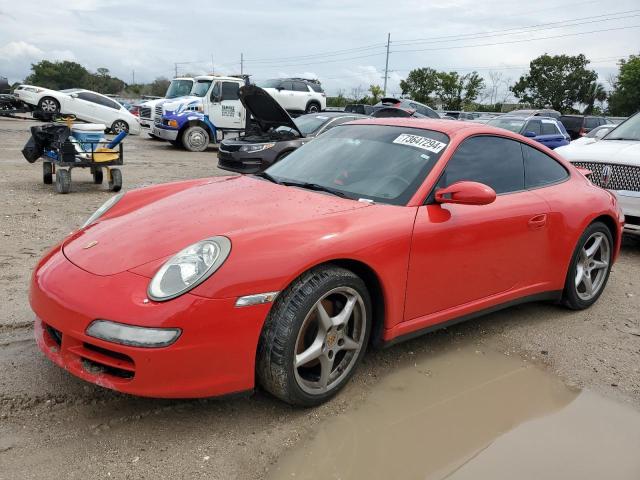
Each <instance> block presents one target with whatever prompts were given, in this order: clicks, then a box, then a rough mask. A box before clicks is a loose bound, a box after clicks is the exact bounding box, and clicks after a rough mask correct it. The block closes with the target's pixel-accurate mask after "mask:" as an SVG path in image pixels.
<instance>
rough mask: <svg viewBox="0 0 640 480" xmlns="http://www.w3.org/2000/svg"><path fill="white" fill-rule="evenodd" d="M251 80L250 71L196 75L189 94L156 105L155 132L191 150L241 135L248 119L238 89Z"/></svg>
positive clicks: (200, 149) (176, 144)
mask: <svg viewBox="0 0 640 480" xmlns="http://www.w3.org/2000/svg"><path fill="white" fill-rule="evenodd" d="M248 81H249V76H248V75H237V76H233V75H232V76H219V75H201V76H198V77H195V79H194V86H193V89H192V91H191V96H190V97H186V98H184V99H180V100H179V101H171V102H163V103H161V104H159V105H157V106H156V110H157V111H156V120H155V123H154V126H153V128H152V134H153V135H154V136H156V137H158V138H162V139H164V140H168V141H169V142H170V143H171V144H172V145H174V146H180V147H184V148H185V149H186V150H189V151H191V152H203V151H204V150H206V148H207V146H208V145H209V143H212V142H213V143H217V142H219V141H221V140H222V139H223V138H226V137H235V136H238V135H239V134H240V133H241V132H243V131H244V130H245V128H246V121H247V113H246V110H245V108H244V106H243V105H242V103H241V102H240V95H239V90H240V87H241V86H242V85H244V84H245V83H247V82H248ZM194 97H195V98H194Z"/></svg>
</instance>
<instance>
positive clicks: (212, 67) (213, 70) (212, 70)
mask: <svg viewBox="0 0 640 480" xmlns="http://www.w3.org/2000/svg"><path fill="white" fill-rule="evenodd" d="M214 73H215V68H214V65H213V54H211V75H213V74H214Z"/></svg>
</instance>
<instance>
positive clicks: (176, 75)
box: [173, 62, 178, 78]
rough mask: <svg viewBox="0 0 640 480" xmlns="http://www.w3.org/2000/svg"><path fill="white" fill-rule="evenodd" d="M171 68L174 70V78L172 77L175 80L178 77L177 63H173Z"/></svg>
mask: <svg viewBox="0 0 640 480" xmlns="http://www.w3.org/2000/svg"><path fill="white" fill-rule="evenodd" d="M173 67H174V69H175V75H174V77H173V78H177V77H178V63H177V62H176V63H174V64H173Z"/></svg>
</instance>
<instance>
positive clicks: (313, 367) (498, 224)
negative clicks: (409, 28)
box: [30, 118, 623, 406]
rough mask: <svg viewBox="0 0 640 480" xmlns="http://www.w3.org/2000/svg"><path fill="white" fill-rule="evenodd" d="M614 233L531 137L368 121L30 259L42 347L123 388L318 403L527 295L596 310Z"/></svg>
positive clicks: (466, 126)
mask: <svg viewBox="0 0 640 480" xmlns="http://www.w3.org/2000/svg"><path fill="white" fill-rule="evenodd" d="M622 223H623V215H622V213H621V210H620V209H619V208H618V206H617V204H616V199H615V197H614V196H613V195H612V194H610V193H609V192H607V191H606V190H603V189H601V188H599V187H596V186H595V185H593V184H592V183H591V182H590V181H589V180H588V179H587V178H586V177H585V176H584V175H583V174H582V173H581V172H580V171H578V170H577V169H576V168H574V167H573V166H572V165H570V164H569V163H568V162H566V161H564V160H563V159H562V158H560V157H559V156H558V155H556V154H555V153H554V152H553V151H551V150H549V149H547V148H546V147H544V146H541V145H540V144H539V143H537V142H534V141H531V140H529V139H527V138H525V137H522V136H520V135H517V134H513V133H511V132H508V131H506V130H500V129H495V128H493V127H488V126H485V125H481V124H472V123H462V122H451V121H440V120H430V119H391V118H386V119H367V120H361V121H358V122H354V123H348V124H344V125H341V126H338V127H336V128H334V129H332V130H331V131H329V132H327V133H326V134H324V135H322V136H321V137H320V138H318V139H316V140H314V141H312V142H309V143H308V144H306V145H304V146H303V147H301V148H300V149H298V150H296V151H295V152H293V153H292V154H291V155H289V156H287V157H286V158H285V159H283V160H282V161H280V162H278V163H277V164H275V165H273V166H272V167H270V168H269V169H267V170H266V171H265V172H263V173H261V174H258V175H255V176H229V177H215V178H207V179H198V180H191V181H184V182H177V183H169V184H164V185H157V186H152V187H148V188H142V189H139V190H133V191H130V192H127V193H125V194H121V195H118V196H114V197H112V198H111V199H110V200H109V201H107V202H106V203H105V204H104V205H103V206H102V207H100V208H99V209H98V210H97V211H96V212H95V213H94V214H93V215H92V216H91V217H90V218H89V219H88V220H87V222H86V223H85V224H84V225H83V226H82V228H80V229H79V230H78V231H76V232H75V233H73V234H71V235H70V236H69V237H68V238H67V239H65V240H64V241H63V242H62V243H61V244H60V245H58V246H56V247H54V248H53V249H52V250H51V251H50V252H49V253H47V254H46V255H45V256H44V258H43V259H42V260H41V261H40V263H39V264H38V266H37V268H36V270H35V272H34V274H33V278H32V284H31V293H30V302H31V306H32V308H33V310H34V312H35V315H36V317H37V318H36V323H35V335H36V339H37V342H38V345H39V346H40V348H41V349H42V351H43V352H44V353H45V354H46V355H47V356H48V357H49V358H50V359H51V360H52V361H53V362H55V363H56V364H58V365H59V366H61V367H63V368H65V369H66V370H68V371H69V372H71V373H72V374H74V375H77V376H78V377H80V378H83V379H85V380H87V381H89V382H93V383H96V384H99V385H102V386H104V387H108V388H111V389H114V390H118V391H120V392H127V393H131V394H135V395H143V396H152V397H204V396H215V395H222V394H229V393H235V392H242V391H247V390H251V389H253V388H254V386H255V385H256V384H258V385H260V386H262V387H263V388H264V389H265V390H267V391H268V392H270V393H272V394H273V395H275V396H276V397H278V398H280V399H282V400H284V401H286V402H289V403H292V404H296V405H305V406H309V405H316V404H319V403H321V402H323V401H326V400H327V399H329V398H330V397H332V396H333V395H335V394H336V392H338V391H339V390H340V388H341V387H343V386H344V385H345V384H346V383H347V382H348V381H349V379H350V377H351V376H352V375H353V374H354V372H355V370H356V368H357V366H358V364H359V362H360V361H361V360H362V357H363V355H364V353H365V350H366V349H367V348H368V347H370V346H371V345H373V346H381V345H385V344H386V345H388V344H392V343H395V342H398V341H400V340H403V339H407V338H410V337H413V336H415V335H418V334H421V333H425V332H428V331H430V330H433V329H436V328H441V327H443V326H446V325H450V324H452V323H455V322H458V321H461V320H465V319H469V318H471V317H475V316H477V315H480V314H482V313H486V312H490V311H495V310H497V309H499V308H503V307H507V306H509V305H514V304H516V303H520V302H526V301H539V300H548V301H557V302H561V303H563V304H564V305H565V306H567V307H569V308H572V309H583V308H587V307H589V306H590V305H592V304H593V303H594V302H595V301H596V300H597V299H598V297H599V296H600V295H601V294H602V291H603V290H604V288H605V285H606V283H607V279H608V276H609V272H610V269H611V265H612V263H613V262H614V261H615V259H616V257H617V255H618V252H619V248H620V240H621V235H622Z"/></svg>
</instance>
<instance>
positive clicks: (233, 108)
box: [209, 81, 246, 129]
mask: <svg viewBox="0 0 640 480" xmlns="http://www.w3.org/2000/svg"><path fill="white" fill-rule="evenodd" d="M210 102H211V106H210V110H209V120H211V122H212V123H213V124H214V125H215V127H216V128H223V129H226V128H234V129H241V128H243V127H244V120H245V114H246V113H245V109H244V107H243V106H242V103H241V102H240V84H239V83H238V82H232V81H219V82H216V83H215V85H214V86H213V88H212V89H211V96H210Z"/></svg>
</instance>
